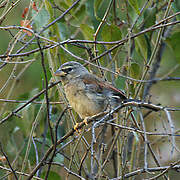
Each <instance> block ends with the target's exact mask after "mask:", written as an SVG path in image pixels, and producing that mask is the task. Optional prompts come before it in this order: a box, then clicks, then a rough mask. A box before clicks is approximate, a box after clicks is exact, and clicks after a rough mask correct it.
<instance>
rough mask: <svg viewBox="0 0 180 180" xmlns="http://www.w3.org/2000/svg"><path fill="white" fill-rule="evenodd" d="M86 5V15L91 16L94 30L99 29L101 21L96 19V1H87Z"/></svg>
mask: <svg viewBox="0 0 180 180" xmlns="http://www.w3.org/2000/svg"><path fill="white" fill-rule="evenodd" d="M85 5H86V14H87V15H88V16H89V18H90V21H91V22H92V24H93V27H94V29H97V27H98V24H99V21H98V20H97V19H96V17H95V13H94V0H91V1H86V3H85Z"/></svg>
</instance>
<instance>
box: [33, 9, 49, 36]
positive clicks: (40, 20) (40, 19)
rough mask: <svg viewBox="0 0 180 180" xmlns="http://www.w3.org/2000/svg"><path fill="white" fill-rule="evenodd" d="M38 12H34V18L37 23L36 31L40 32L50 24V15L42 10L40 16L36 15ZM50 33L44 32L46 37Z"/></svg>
mask: <svg viewBox="0 0 180 180" xmlns="http://www.w3.org/2000/svg"><path fill="white" fill-rule="evenodd" d="M35 13H36V12H35V11H34V10H33V11H32V16H33V17H34V23H35V26H36V31H37V32H39V31H40V30H41V28H42V27H44V26H46V25H47V24H48V22H49V19H50V17H49V14H48V12H47V11H46V10H45V9H44V8H42V9H41V10H40V11H39V12H38V14H37V15H36V14H35ZM48 31H49V30H46V31H45V32H44V35H46V36H47V35H48Z"/></svg>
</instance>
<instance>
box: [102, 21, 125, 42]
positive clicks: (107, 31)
mask: <svg viewBox="0 0 180 180" xmlns="http://www.w3.org/2000/svg"><path fill="white" fill-rule="evenodd" d="M101 35H102V38H103V40H104V41H107V42H110V41H118V40H120V39H121V36H122V35H121V31H120V29H119V27H117V26H116V25H114V24H111V25H105V26H104V27H103V30H102V32H101Z"/></svg>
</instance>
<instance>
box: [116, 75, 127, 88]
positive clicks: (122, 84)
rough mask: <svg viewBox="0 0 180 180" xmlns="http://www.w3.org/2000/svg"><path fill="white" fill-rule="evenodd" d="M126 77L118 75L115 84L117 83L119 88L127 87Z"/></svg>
mask: <svg viewBox="0 0 180 180" xmlns="http://www.w3.org/2000/svg"><path fill="white" fill-rule="evenodd" d="M125 82H126V78H123V77H120V76H118V77H117V78H116V80H115V84H116V87H117V88H118V89H124V88H125V85H126V83H125Z"/></svg>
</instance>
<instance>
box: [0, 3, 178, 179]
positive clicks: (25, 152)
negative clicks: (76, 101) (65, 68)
mask: <svg viewBox="0 0 180 180" xmlns="http://www.w3.org/2000/svg"><path fill="white" fill-rule="evenodd" d="M73 3H76V5H74V4H73ZM70 7H72V9H71V10H70V11H68V12H66V11H67V9H68V8H70ZM63 14H64V15H63ZM170 16H172V17H170ZM167 17H170V18H169V19H167V20H166V21H163V20H164V19H165V18H167ZM57 18H59V20H58V21H56V20H57ZM179 20H180V1H178V0H174V1H170V0H166V1H164V0H158V1H157V0H150V1H146V0H134V1H132V0H128V1H126V0H91V1H88V0H80V1H75V0H44V1H38V0H37V1H28V0H17V1H9V0H2V1H0V118H1V119H0V122H1V121H2V120H3V119H4V118H6V117H7V116H8V115H9V114H10V113H11V112H12V111H13V110H15V109H17V108H18V107H20V106H22V105H23V104H25V103H26V102H27V101H28V100H29V99H30V98H32V97H34V96H35V95H37V94H38V92H40V91H41V90H42V89H44V88H45V87H46V78H45V73H44V70H43V65H42V61H44V64H45V69H46V75H47V81H48V84H51V83H53V82H56V81H57V80H58V78H55V77H54V76H53V73H54V72H55V71H56V69H57V68H58V67H59V66H60V65H61V64H62V63H64V62H67V61H77V62H80V63H82V64H84V63H85V62H86V61H91V62H92V63H94V64H96V65H98V66H102V67H105V68H107V69H109V70H110V71H113V72H116V74H113V73H111V72H108V71H104V70H100V68H97V66H96V67H94V66H93V65H88V66H86V67H87V68H88V69H89V70H90V71H91V72H92V73H95V74H96V75H98V76H99V77H101V78H104V79H107V80H108V81H110V82H111V83H113V84H114V85H115V86H116V87H118V88H120V89H121V90H123V91H124V92H125V93H126V94H127V95H128V96H131V97H132V98H134V97H135V95H136V90H137V88H138V86H139V84H140V83H139V82H137V81H135V80H128V77H131V78H133V79H137V80H141V78H142V74H143V73H144V72H145V71H146V69H147V67H148V71H147V75H146V77H145V79H144V80H153V81H151V83H147V82H146V83H142V88H141V90H140V91H139V93H138V96H137V97H136V98H138V99H140V100H142V101H146V102H151V103H153V104H158V105H160V106H163V107H171V108H175V109H176V110H174V111H171V112H170V114H171V120H172V122H173V126H174V131H173V133H174V134H173V136H168V135H167V134H168V133H172V128H170V126H171V125H172V124H171V123H170V122H169V120H168V117H167V115H166V114H165V113H164V112H157V113H154V112H152V113H150V115H148V116H147V117H146V118H144V122H145V126H146V131H149V132H155V133H164V134H166V135H167V136H158V135H154V136H148V141H149V142H150V144H151V145H152V148H153V150H154V153H155V154H156V156H157V159H158V160H159V162H160V164H161V166H168V165H170V164H171V163H173V162H177V161H178V160H179V158H180V152H179V148H180V138H179V135H180V134H179V130H180V111H179V110H180V24H179ZM53 21H56V22H55V23H54V24H53V25H51V26H48V24H50V23H51V22H53ZM160 21H163V23H161V24H160V25H163V24H166V23H172V25H169V26H164V28H163V29H160V28H157V29H156V30H153V28H154V27H155V24H157V23H158V22H160ZM23 22H26V23H24V24H23ZM173 23H174V24H173ZM7 27H10V28H7ZM17 27H27V28H29V29H30V30H32V31H33V32H35V33H39V34H38V35H40V36H42V37H43V38H41V37H40V38H39V42H40V45H41V48H45V49H44V50H43V51H42V52H43V57H42V54H41V53H40V51H39V50H37V52H33V50H34V49H38V48H39V46H38V43H37V38H34V37H35V36H34V34H33V33H27V32H28V31H22V30H20V29H19V28H17ZM45 28H46V30H45ZM148 28H149V30H148V31H147V32H145V33H142V34H141V35H138V36H137V37H135V38H134V37H133V36H134V35H135V34H138V33H141V32H143V31H144V30H147V29H148ZM161 30H162V33H161V34H160V40H159V41H158V45H156V42H157V40H158V35H159V32H160V31H161ZM40 32H41V33H40ZM128 36H129V37H130V36H131V37H133V38H132V39H128ZM32 38H34V40H33V41H32V42H31V43H29V44H28V45H27V46H26V47H24V46H25V44H26V43H27V42H29V41H30V40H31V39H32ZM71 40H74V42H72V41H71ZM78 40H80V41H78ZM120 40H124V41H123V42H124V43H121V44H120V45H119V46H117V47H116V48H114V50H111V48H113V47H115V46H116V45H118V43H120ZM63 41H64V44H58V43H62V42H63ZM83 41H84V42H83ZM94 41H98V42H100V44H96V43H94ZM107 42H109V44H108V43H107ZM54 45H56V46H55V47H53V46H54ZM22 47H24V48H23V50H21V51H20V49H21V48H22ZM52 47H53V48H52ZM156 48H157V51H156V53H155V56H154V57H153V58H152V54H153V51H154V49H156ZM108 50H110V52H109V53H105V54H103V53H104V52H107V51H108ZM19 53H25V54H26V55H23V54H20V55H18V54H19ZM98 56H100V58H97V57H98ZM95 58H96V59H95ZM151 58H152V60H153V61H152V63H150V66H149V61H150V60H151ZM85 60H86V61H85ZM147 65H148V66H147ZM118 73H119V75H117V74H118ZM122 75H123V76H122ZM48 96H49V101H50V105H49V111H50V122H49V123H48V120H47V107H46V103H45V102H46V98H45V94H42V95H41V96H39V97H38V98H37V99H35V100H34V101H35V103H31V104H29V105H27V106H26V107H24V108H23V109H22V110H21V111H19V112H17V114H15V115H13V116H12V117H10V118H8V119H7V120H6V121H5V122H3V123H1V124H0V146H1V149H0V158H1V159H0V177H6V175H7V177H6V178H9V179H11V178H13V175H12V174H11V175H9V176H8V172H7V171H6V170H3V168H2V167H7V168H9V165H8V163H7V159H6V160H4V154H3V152H4V153H5V154H6V155H7V157H8V159H9V161H10V164H11V165H12V167H13V168H14V169H15V170H18V171H22V172H26V173H30V172H31V170H32V169H33V168H34V167H35V165H36V164H37V163H38V162H39V161H40V160H41V158H42V157H43V155H44V154H45V152H46V150H47V149H48V148H49V147H50V146H51V145H52V142H51V133H50V130H49V128H48V126H50V125H51V127H52V129H53V133H55V126H56V122H57V119H58V117H59V116H60V114H61V113H62V111H63V109H64V108H65V107H66V105H67V104H66V102H65V99H64V96H63V91H62V88H61V85H60V84H59V85H58V87H57V86H55V87H53V88H51V89H50V90H49V91H48ZM7 100H10V101H9V102H7ZM147 111H148V110H142V113H143V115H145V114H146V113H147ZM137 112H138V111H137ZM71 113H72V114H73V115H74V116H73V118H74V119H76V120H77V121H79V117H78V115H77V114H76V113H75V112H74V111H73V110H72V112H71ZM67 114H68V113H67ZM67 114H66V116H63V118H62V119H61V121H60V124H59V126H58V134H57V138H58V139H60V138H61V137H62V136H63V135H64V134H65V133H66V132H68V131H69V130H71V128H72V127H73V122H72V120H71V118H70V115H67ZM72 114H71V115H72ZM135 115H136V113H135ZM137 121H138V113H137ZM127 122H128V123H124V122H123V123H124V125H126V126H131V127H134V125H133V123H132V120H131V119H130V118H129V120H128V121H127ZM34 124H35V125H34ZM33 127H34V129H33ZM126 133H127V134H126ZM126 133H125V135H127V136H128V132H126ZM135 134H136V133H135V132H134V133H133V142H134V143H133V146H132V145H130V146H129V149H130V151H131V152H132V151H133V152H135V154H136V156H135V157H132V154H131V155H129V156H130V157H127V159H126V161H127V164H126V165H124V164H123V163H124V162H123V160H122V162H123V163H122V164H123V165H122V166H123V167H126V168H125V169H126V170H125V171H123V170H122V169H121V171H122V172H121V173H120V174H119V175H123V174H126V173H130V172H132V171H133V170H136V169H138V168H143V162H144V158H143V153H142V152H144V149H143V147H144V141H143V140H142V139H141V137H140V136H139V135H138V134H136V135H135ZM125 135H124V136H125ZM88 136H91V133H90V135H88ZM106 136H111V133H110V131H108V132H107V135H106ZM124 136H123V137H124ZM136 136H137V137H136ZM85 137H86V138H87V140H88V141H91V140H90V139H91V138H89V137H87V136H86V135H85ZM135 137H136V138H135ZM172 137H173V138H174V140H175V146H174V144H173V140H172ZM135 139H136V140H135ZM70 140H73V137H70V138H69V139H68V141H66V142H63V144H61V145H60V147H62V146H63V145H64V144H65V143H67V142H69V141H70ZM126 141H128V140H127V139H126V140H124V142H126ZM74 143H75V142H74ZM79 146H80V145H79ZM116 146H118V145H116ZM124 146H125V143H124ZM60 147H58V148H60ZM73 147H74V145H73V144H71V145H70V146H68V147H67V149H65V150H64V151H62V152H61V153H59V154H56V157H55V158H54V162H57V163H61V166H58V167H56V166H53V167H51V169H50V173H49V175H48V176H47V166H46V167H42V168H41V169H40V170H39V171H38V174H36V176H39V177H41V178H48V179H65V176H66V178H69V179H74V178H77V176H73V175H70V176H67V174H68V173H67V171H66V169H65V168H64V167H63V166H65V167H68V168H70V170H72V171H73V172H76V173H77V169H76V168H77V167H74V165H72V167H69V164H70V160H69V158H71V157H72V149H73ZM131 147H133V148H132V149H131ZM121 148H122V149H123V145H121ZM116 149H118V148H117V147H116ZM127 151H128V150H127ZM84 152H85V150H84V149H83V148H82V149H81V148H79V152H78V151H76V153H77V154H78V153H79V154H80V157H76V159H75V161H76V163H77V164H78V163H80V161H81V158H82V156H83V153H84ZM81 153H82V154H81ZM141 153H142V154H141ZM81 155H82V156H81ZM75 156H77V155H75ZM49 158H50V157H49ZM78 158H79V159H78ZM88 158H89V159H88ZM132 158H134V160H132ZM122 159H123V158H122ZM23 162H24V163H25V165H24V166H23ZM132 162H133V163H132ZM85 163H86V164H85V167H86V168H87V170H84V172H83V173H82V174H81V175H82V177H84V178H87V174H86V173H85V172H86V171H88V170H89V169H90V155H89V156H88V157H87V159H86V162H85ZM62 164H63V165H62ZM129 164H130V165H129ZM132 164H133V165H132ZM155 166H156V164H155V163H154V160H153V159H152V157H151V155H150V153H149V152H148V167H155ZM118 167H119V166H118ZM108 168H109V172H108V174H107V176H108V177H109V178H113V177H115V176H114V173H113V172H112V171H114V170H112V169H113V166H111V165H108ZM158 173H160V172H157V174H158ZM157 174H155V175H157ZM178 174H179V173H178V172H176V171H174V170H172V171H169V173H167V176H169V177H170V179H179V178H178ZM17 176H18V177H19V175H17ZM150 177H153V174H148V173H147V174H145V176H143V174H142V175H139V176H135V177H132V178H135V179H142V178H150ZM101 178H102V179H103V178H104V177H103V176H102V177H100V178H99V179H101ZM77 179H78V178H77Z"/></svg>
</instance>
